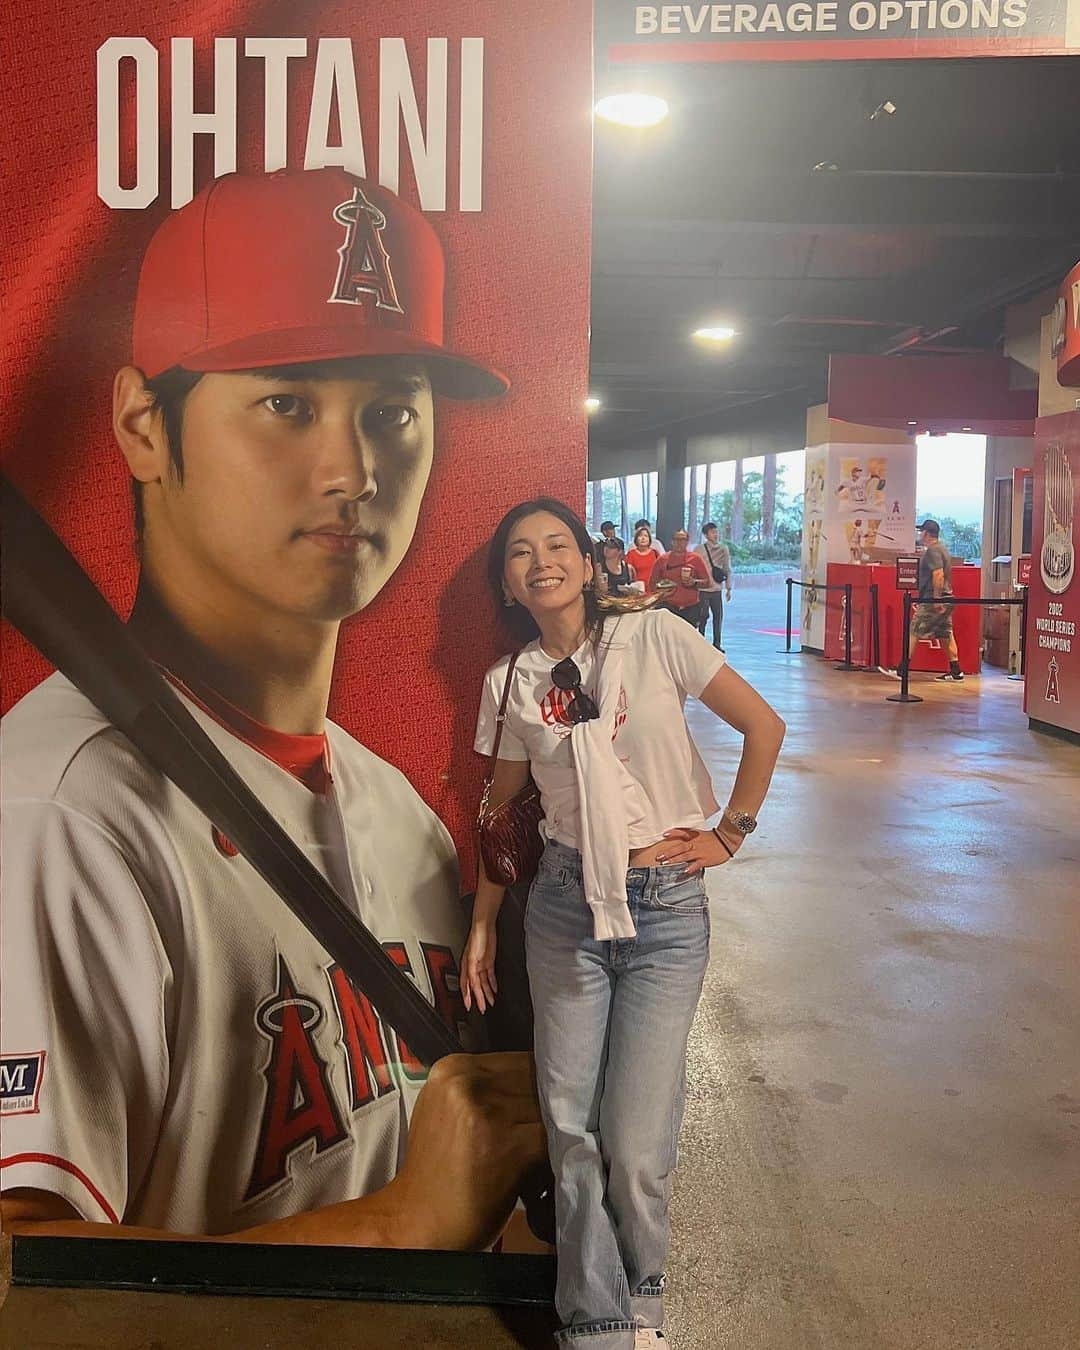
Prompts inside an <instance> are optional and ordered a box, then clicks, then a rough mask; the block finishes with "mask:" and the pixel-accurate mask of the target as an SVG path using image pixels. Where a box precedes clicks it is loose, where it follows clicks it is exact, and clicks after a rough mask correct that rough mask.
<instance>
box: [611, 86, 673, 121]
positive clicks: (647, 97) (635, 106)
mask: <svg viewBox="0 0 1080 1350" xmlns="http://www.w3.org/2000/svg"><path fill="white" fill-rule="evenodd" d="M594 112H595V113H596V115H597V117H602V118H603V119H604V121H605V122H615V123H617V125H619V126H621V127H655V126H656V125H657V124H658V123H660V122H662V121H663V120H664V118H665V117H666V116H667V115H668V104H667V99H665V98H660V96H659V95H658V94H608V95H607V96H606V97H605V98H602V99H600V101H599V102H598V103H597V104H596V107H595V109H594Z"/></svg>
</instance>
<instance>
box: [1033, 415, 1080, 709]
mask: <svg viewBox="0 0 1080 1350" xmlns="http://www.w3.org/2000/svg"><path fill="white" fill-rule="evenodd" d="M1033 470H1034V472H1033V511H1032V539H1031V558H1032V567H1031V579H1030V583H1029V590H1028V628H1027V644H1026V647H1025V651H1024V673H1025V675H1026V677H1027V679H1026V683H1025V686H1024V708H1025V710H1026V712H1027V715H1028V716H1029V717H1031V718H1034V719H1035V720H1036V721H1037V722H1043V723H1046V724H1048V725H1050V726H1055V727H1061V728H1063V729H1065V730H1068V731H1074V732H1077V733H1080V578H1078V575H1077V573H1078V570H1080V569H1078V568H1077V565H1076V545H1077V533H1078V517H1080V412H1068V413H1059V414H1058V415H1057V416H1055V417H1041V418H1040V419H1039V421H1038V423H1037V425H1036V432H1035V462H1034V465H1033Z"/></svg>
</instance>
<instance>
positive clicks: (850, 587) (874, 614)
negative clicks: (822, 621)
mask: <svg viewBox="0 0 1080 1350" xmlns="http://www.w3.org/2000/svg"><path fill="white" fill-rule="evenodd" d="M785 584H786V586H787V625H786V630H785V633H786V640H785V644H784V649H783V651H782V653H781V655H782V656H790V655H792V651H791V631H792V627H791V619H792V595H793V592H794V588H795V587H796V586H798V587H799V588H800V589H801V590H804V591H843V592H844V614H845V621H844V659H843V661H840V662H838V663H837V664H836V666H835V669H836V670H854V671H858V672H859V673H860V674H862V675H869V674H876V673H877V668H878V666H880V665H881V609H880V587H879V586H878V584H877V582H876V581H875V582H872V583H871V585H870V587H869V592H870V656H871V659H870V661H869V662H868V663H867V664H866V665H863V666H858V665H856V664H855V662H854V661H852V659H851V645H852V618H853V606H852V597H853V592H854V584H853V583H852V582H850V581H844V582H836V583H835V584H833V585H832V586H826V585H824V584H821V583H819V582H816V581H796V580H795V578H794V577H788V578H786V582H785ZM802 650H803V648H802V642H801V640H800V643H799V651H798V652H796V653H794V655H796V656H801V655H802Z"/></svg>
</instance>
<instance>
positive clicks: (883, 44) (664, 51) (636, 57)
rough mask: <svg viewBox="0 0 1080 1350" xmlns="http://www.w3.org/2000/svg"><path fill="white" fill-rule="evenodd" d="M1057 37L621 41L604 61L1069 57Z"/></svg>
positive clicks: (671, 61) (1073, 49) (660, 63)
mask: <svg viewBox="0 0 1080 1350" xmlns="http://www.w3.org/2000/svg"><path fill="white" fill-rule="evenodd" d="M1075 54H1076V49H1075V48H1072V49H1070V48H1068V47H1066V46H1065V45H1064V40H1063V39H1062V38H1060V37H1058V38H1015V39H1012V40H1010V41H1007V42H988V41H986V40H984V39H980V38H832V39H824V38H822V39H815V40H812V41H807V42H769V41H765V42H761V41H756V42H755V41H753V40H748V41H745V42H711V41H705V42H662V41H651V42H621V43H617V44H616V45H614V46H612V47H609V48H608V60H610V61H628V62H631V63H632V64H634V65H641V66H647V65H666V64H676V63H678V64H680V65H681V64H684V63H685V64H692V63H695V62H708V61H874V60H881V61H889V60H892V61H906V60H908V59H912V58H917V57H920V56H922V57H934V56H936V57H950V56H954V57H966V56H1074V55H1075Z"/></svg>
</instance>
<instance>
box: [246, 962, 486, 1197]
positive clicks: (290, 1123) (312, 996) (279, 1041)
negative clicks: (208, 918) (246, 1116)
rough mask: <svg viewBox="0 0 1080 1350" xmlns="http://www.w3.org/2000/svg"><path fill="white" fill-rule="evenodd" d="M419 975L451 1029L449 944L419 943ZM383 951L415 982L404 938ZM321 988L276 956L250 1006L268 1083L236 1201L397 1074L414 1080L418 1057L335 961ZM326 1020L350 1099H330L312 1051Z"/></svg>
mask: <svg viewBox="0 0 1080 1350" xmlns="http://www.w3.org/2000/svg"><path fill="white" fill-rule="evenodd" d="M420 949H421V951H422V953H423V958H424V966H425V974H426V976H427V980H428V982H429V984H430V988H431V994H432V995H433V998H434V1003H435V1007H436V1009H437V1011H438V1012H439V1015H440V1016H441V1017H442V1019H443V1020H444V1021H445V1022H446V1024H447V1025H448V1026H449V1027H451V1028H452V1029H453V1030H454V1031H456V1032H458V1034H460V1033H461V1032H462V1030H463V1029H464V1023H465V1009H464V1005H463V1003H462V1000H461V993H460V985H459V980H458V967H457V963H456V962H455V960H454V956H453V953H452V952H451V951H450V949H449V948H448V947H442V946H438V945H436V944H433V943H426V942H421V943H420ZM383 950H384V951H385V952H386V953H387V955H388V956H389V957H390V958H391V959H392V960H393V961H394V962H395V963H396V964H397V965H398V966H399V967H400V968H401V969H402V970H403V971H404V972H405V974H407V975H409V976H410V977H411V978H412V979H413V980H415V979H416V972H415V971H414V969H413V967H412V962H411V961H410V960H409V955H408V952H407V951H406V948H405V944H404V943H401V942H391V943H384V944H383ZM324 974H325V977H326V984H325V986H324V987H323V988H319V989H302V988H298V987H297V984H296V981H295V980H294V978H293V975H292V973H291V971H290V970H289V967H288V964H287V962H286V960H285V958H284V957H283V956H280V955H279V956H278V961H277V980H276V986H275V988H274V990H273V992H272V993H270V994H268V996H267V997H266V998H265V999H264V1000H263V1001H262V1002H261V1003H260V1004H259V1006H258V1008H257V1009H256V1011H255V1025H256V1027H257V1028H258V1030H259V1032H260V1034H261V1035H262V1037H263V1038H264V1039H265V1041H266V1042H267V1043H268V1054H267V1057H266V1062H265V1065H264V1067H263V1069H262V1074H263V1077H264V1078H265V1080H266V1089H265V1097H264V1102H263V1110H262V1118H261V1121H260V1124H259V1132H258V1136H257V1139H256V1144H255V1156H254V1159H253V1162H252V1167H251V1174H250V1178H249V1181H248V1184H247V1188H246V1190H245V1193H244V1203H245V1204H246V1203H249V1202H251V1201H253V1200H256V1199H258V1198H259V1197H260V1196H262V1195H264V1194H266V1192H268V1191H270V1190H272V1189H273V1188H274V1187H276V1186H278V1185H280V1184H281V1183H282V1182H284V1181H285V1180H286V1178H287V1177H288V1175H289V1162H290V1159H291V1158H292V1156H293V1155H294V1154H295V1153H296V1152H297V1151H298V1150H301V1149H306V1150H309V1151H311V1152H312V1153H313V1154H314V1155H315V1156H318V1155H319V1154H321V1153H324V1152H325V1151H326V1150H327V1149H331V1148H333V1147H334V1146H335V1145H336V1144H339V1143H341V1142H342V1140H344V1139H347V1138H348V1137H349V1130H348V1126H347V1123H346V1121H347V1118H348V1117H349V1116H351V1115H354V1114H355V1113H357V1112H359V1111H361V1110H363V1108H364V1107H366V1106H368V1105H369V1104H370V1103H371V1102H374V1101H377V1100H379V1099H380V1098H383V1097H386V1096H389V1095H390V1094H391V1093H395V1092H399V1091H400V1087H401V1081H402V1079H405V1080H407V1081H409V1082H412V1083H422V1082H423V1080H424V1079H425V1077H426V1076H427V1071H426V1070H425V1068H424V1066H423V1064H421V1063H420V1061H419V1060H418V1059H417V1058H416V1056H415V1055H414V1054H413V1053H412V1051H411V1050H410V1049H409V1048H408V1046H407V1045H406V1044H405V1042H404V1041H403V1040H402V1039H401V1037H400V1036H399V1035H398V1034H397V1032H395V1031H394V1030H393V1029H392V1028H391V1027H388V1026H387V1025H386V1024H385V1023H384V1022H383V1021H382V1020H381V1018H380V1017H379V1015H378V1013H377V1012H376V1011H375V1009H374V1008H373V1007H372V1005H371V1002H370V1001H369V999H368V998H367V997H366V996H365V995H364V994H363V993H362V992H361V991H360V990H359V989H358V988H357V987H356V985H355V984H354V983H353V982H352V980H350V979H349V977H348V975H346V973H345V971H344V970H343V969H342V968H341V966H340V965H338V964H337V963H336V962H335V963H334V964H333V965H330V966H328V967H327V968H326V969H325V971H324ZM328 1019H329V1020H330V1022H331V1025H332V1027H333V1030H334V1045H335V1048H336V1049H337V1051H338V1052H339V1053H340V1055H341V1056H342V1057H343V1059H344V1062H345V1070H346V1082H347V1084H348V1100H347V1101H344V1102H342V1101H338V1100H337V1099H336V1097H335V1094H334V1089H333V1085H332V1083H331V1074H330V1065H329V1064H328V1063H327V1061H326V1059H325V1058H324V1057H323V1056H322V1055H321V1054H320V1051H319V1047H318V1044H317V1042H316V1039H315V1033H316V1031H317V1030H318V1029H319V1028H320V1027H323V1026H324V1025H326V1023H327V1021H328Z"/></svg>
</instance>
